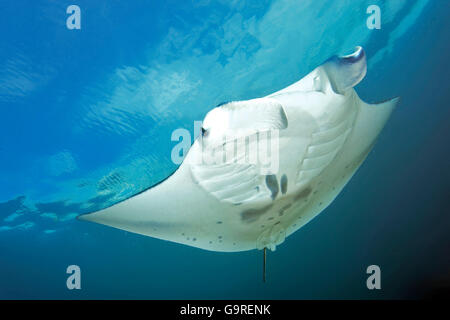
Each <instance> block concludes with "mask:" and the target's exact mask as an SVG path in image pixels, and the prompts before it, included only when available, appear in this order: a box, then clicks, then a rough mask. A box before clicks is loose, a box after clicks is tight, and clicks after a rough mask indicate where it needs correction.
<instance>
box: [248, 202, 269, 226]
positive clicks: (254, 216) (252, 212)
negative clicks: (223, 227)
mask: <svg viewBox="0 0 450 320" xmlns="http://www.w3.org/2000/svg"><path fill="white" fill-rule="evenodd" d="M271 207H272V205H271V204H270V205H268V206H265V207H263V208H261V209H248V210H245V211H242V212H241V219H242V221H243V222H245V223H251V222H255V221H256V220H258V219H259V217H260V216H262V215H263V214H265V213H266V212H267V211H268V210H269V209H270V208H271Z"/></svg>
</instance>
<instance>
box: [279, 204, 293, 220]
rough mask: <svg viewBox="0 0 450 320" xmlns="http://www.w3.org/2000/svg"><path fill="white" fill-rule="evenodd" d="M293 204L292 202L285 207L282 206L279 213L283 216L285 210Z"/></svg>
mask: <svg viewBox="0 0 450 320" xmlns="http://www.w3.org/2000/svg"><path fill="white" fill-rule="evenodd" d="M291 206H292V203H288V204H287V205H285V206H284V207H283V208H281V210H280V212H279V213H278V215H279V216H280V217H281V216H282V215H283V214H284V212H285V211H286V210H287V209H289V208H290V207H291Z"/></svg>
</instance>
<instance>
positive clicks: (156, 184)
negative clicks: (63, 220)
mask: <svg viewBox="0 0 450 320" xmlns="http://www.w3.org/2000/svg"><path fill="white" fill-rule="evenodd" d="M178 169H179V167H178V168H176V169H175V171H173V172H172V173H171V174H169V175H168V176H167V177H165V178H164V179H162V180H161V181H159V182H157V183H155V184H154V185H152V186H150V187H148V188H146V189H144V190H142V191H139V192H138V193H135V194H133V195H132V196H129V197H128V198H126V199H123V200H120V201H118V202H116V203H114V204H112V205H110V206H108V207H106V208H103V209H100V210H95V211H90V212H86V213H83V214H80V215H78V216H77V219H79V218H80V217H81V216H85V215H88V214H91V213H95V212H98V211H102V210H106V209H109V208H111V207H114V206H115V205H117V204H119V203H122V202H124V201H127V200H128V199H131V198H133V197H136V196H137V195H140V194H141V193H144V192H145V191H148V190H150V189H152V188H154V187H156V186H158V185H160V184H161V183H163V182H165V181H166V180H168V179H169V178H170V177H171V176H173V175H174V174H175V172H177V170H178Z"/></svg>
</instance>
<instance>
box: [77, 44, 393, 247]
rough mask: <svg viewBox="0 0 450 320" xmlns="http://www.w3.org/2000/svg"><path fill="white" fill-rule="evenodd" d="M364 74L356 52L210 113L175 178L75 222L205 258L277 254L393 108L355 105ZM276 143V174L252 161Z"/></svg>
mask: <svg viewBox="0 0 450 320" xmlns="http://www.w3.org/2000/svg"><path fill="white" fill-rule="evenodd" d="M366 68H367V67H366V55H365V52H364V50H363V49H362V48H361V47H357V48H356V51H355V52H354V53H353V54H351V55H348V56H344V57H334V58H331V59H329V60H328V61H327V62H325V63H324V64H323V65H321V66H319V67H317V68H316V69H315V70H313V71H312V72H311V73H309V74H308V75H307V76H306V77H304V78H303V79H301V80H300V81H298V82H296V83H294V84H292V85H290V86H288V87H287V88H285V89H283V90H280V91H278V92H275V93H273V94H271V95H269V96H266V97H263V98H258V99H253V100H248V101H237V102H231V103H227V104H224V105H221V106H219V107H217V108H214V109H213V110H211V111H210V112H209V113H208V114H207V115H206V117H205V120H204V122H203V128H202V133H203V134H202V135H201V136H200V137H199V138H198V139H197V140H196V141H195V142H194V144H193V145H192V147H191V148H190V150H189V152H188V154H187V155H186V157H185V159H184V161H183V163H182V164H181V166H180V167H179V168H178V170H176V171H175V173H174V174H172V175H171V176H170V177H169V178H167V179H166V180H164V181H163V182H161V183H159V184H157V185H156V186H154V187H152V188H149V189H147V190H146V191H144V192H141V193H139V194H137V195H135V196H133V197H131V198H129V199H127V200H124V201H122V202H119V203H117V204H115V205H113V206H111V207H109V208H106V209H103V210H100V211H97V212H94V213H90V214H84V215H81V216H79V219H80V220H87V221H92V222H96V223H100V224H104V225H107V226H111V227H115V228H118V229H122V230H127V231H130V232H134V233H138V234H142V235H146V236H150V237H154V238H159V239H163V240H169V241H173V242H178V243H181V244H185V245H189V246H194V247H198V248H202V249H206V250H213V251H228V252H232V251H244V250H252V249H263V248H269V249H271V250H275V247H276V246H277V245H279V244H281V243H282V242H283V241H284V240H285V238H286V237H287V236H289V235H290V234H292V233H293V232H295V231H297V230H298V229H299V228H301V227H302V226H303V225H305V224H306V223H307V222H308V221H310V220H311V219H312V218H314V217H315V216H316V215H318V214H319V213H320V212H321V211H323V210H324V209H325V208H326V207H327V206H328V205H330V203H331V202H332V201H333V200H334V199H335V198H336V196H337V195H338V194H339V192H340V191H341V190H342V189H343V188H344V186H345V185H346V183H347V182H348V181H349V179H350V178H351V177H352V176H353V174H354V173H355V171H356V170H357V169H358V167H359V166H360V165H361V163H362V162H363V161H364V159H365V158H366V156H367V154H368V153H369V151H370V150H371V149H372V147H373V145H374V143H375V140H376V138H377V136H378V135H379V133H380V131H381V130H382V128H383V127H384V125H385V123H386V121H387V120H388V118H389V116H390V114H391V112H392V110H393V108H394V107H395V105H396V104H397V101H398V98H396V99H393V100H390V101H387V102H384V103H380V104H375V105H371V104H367V103H364V102H363V101H362V100H360V99H359V97H358V95H357V94H356V92H355V90H354V89H353V87H354V86H355V85H357V84H358V83H359V82H360V81H361V80H362V79H363V78H364V76H365V74H366ZM268 132H270V133H269V134H268ZM275 133H276V134H275ZM261 137H263V138H261ZM271 139H277V141H276V142H277V148H278V149H277V150H270V157H271V158H273V159H274V157H275V156H276V157H277V159H276V162H277V167H276V168H275V169H271V168H267V166H265V165H264V164H262V163H258V162H251V161H248V159H247V158H248V156H247V155H252V152H253V153H254V152H257V151H258V150H259V149H258V148H259V147H258V146H260V143H261V141H263V142H264V140H265V142H268V144H269V145H271V144H270V143H271V142H272V141H271ZM238 140H239V141H244V142H243V143H242V144H236V141H238ZM234 146H236V147H234ZM229 147H231V149H233V150H234V153H233V154H232V157H231V159H230V157H229V156H228V155H229V154H228V153H227V156H226V157H227V158H226V159H224V157H223V155H224V154H225V151H224V150H230V148H229ZM227 148H228V149H227ZM273 151H277V152H276V153H275V152H273ZM205 158H207V159H209V160H211V159H214V161H205V160H204V159H205Z"/></svg>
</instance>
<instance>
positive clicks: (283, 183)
mask: <svg viewBox="0 0 450 320" xmlns="http://www.w3.org/2000/svg"><path fill="white" fill-rule="evenodd" d="M280 185H281V193H282V194H285V193H286V191H287V186H288V178H287V176H286V175H285V174H283V176H282V177H281V180H280Z"/></svg>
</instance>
